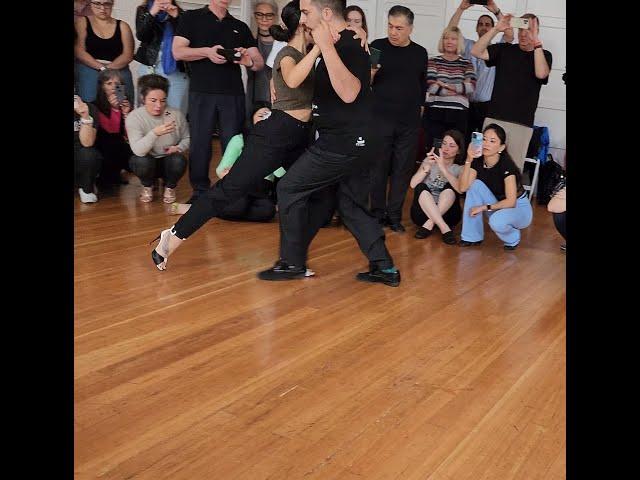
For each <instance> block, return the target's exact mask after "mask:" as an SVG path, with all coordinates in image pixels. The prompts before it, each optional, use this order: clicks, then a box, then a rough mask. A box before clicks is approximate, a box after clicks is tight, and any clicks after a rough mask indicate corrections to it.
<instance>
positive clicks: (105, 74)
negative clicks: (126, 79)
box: [95, 68, 123, 117]
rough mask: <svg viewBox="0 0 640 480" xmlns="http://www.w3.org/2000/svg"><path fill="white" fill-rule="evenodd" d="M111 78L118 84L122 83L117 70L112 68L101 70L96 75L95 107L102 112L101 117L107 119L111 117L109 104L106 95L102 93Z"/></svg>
mask: <svg viewBox="0 0 640 480" xmlns="http://www.w3.org/2000/svg"><path fill="white" fill-rule="evenodd" d="M112 78H117V79H118V80H119V81H120V83H123V82H122V76H121V75H120V72H119V71H118V70H114V69H113V68H107V69H106V70H102V71H101V72H100V73H99V74H98V91H97V95H96V101H95V105H96V107H97V108H98V110H100V112H102V114H103V115H106V116H107V117H111V104H110V103H109V99H108V98H107V94H106V93H104V88H103V86H104V84H105V83H107V82H108V81H109V80H111V79H112Z"/></svg>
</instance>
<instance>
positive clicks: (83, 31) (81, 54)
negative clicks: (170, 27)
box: [75, 0, 134, 103]
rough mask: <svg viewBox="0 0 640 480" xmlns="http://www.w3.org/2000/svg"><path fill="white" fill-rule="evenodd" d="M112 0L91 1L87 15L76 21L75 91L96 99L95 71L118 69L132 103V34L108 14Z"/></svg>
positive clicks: (126, 27)
mask: <svg viewBox="0 0 640 480" xmlns="http://www.w3.org/2000/svg"><path fill="white" fill-rule="evenodd" d="M113 2H114V0H92V1H91V10H92V13H93V15H92V16H90V17H80V18H78V19H76V21H75V29H76V43H75V56H76V69H77V70H76V73H77V78H76V81H77V85H78V94H79V95H80V97H81V98H82V99H83V100H84V101H85V102H92V101H94V100H95V98H96V91H97V90H96V89H97V84H98V73H99V72H100V71H102V70H104V69H105V68H110V69H114V70H118V71H119V72H120V75H121V76H122V79H123V83H124V85H125V88H126V92H127V97H128V99H129V101H131V102H132V103H133V97H134V91H133V78H132V76H131V70H129V64H130V63H131V61H132V60H133V34H132V33H131V28H130V27H129V25H128V24H127V23H126V22H124V21H122V20H117V19H115V18H113V17H112V16H111V12H112V10H113Z"/></svg>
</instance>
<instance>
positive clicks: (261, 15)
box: [245, 0, 278, 124]
mask: <svg viewBox="0 0 640 480" xmlns="http://www.w3.org/2000/svg"><path fill="white" fill-rule="evenodd" d="M277 15H278V4H277V3H276V2H275V0H256V1H255V2H254V7H253V18H254V19H255V22H256V25H257V27H258V29H257V31H256V40H257V41H258V50H259V51H260V54H261V55H262V58H264V59H266V58H268V57H269V54H270V53H271V50H272V48H273V46H274V39H273V37H272V36H271V33H269V28H271V26H272V25H273V24H274V23H275V21H276V17H277ZM270 81H271V67H269V66H267V65H265V66H264V68H263V69H262V70H259V71H257V72H254V71H252V70H247V93H246V95H245V100H246V105H245V112H246V113H247V123H249V124H250V120H251V112H254V111H255V110H256V109H257V108H260V107H263V106H267V107H270V106H271V92H270V89H269V82H270Z"/></svg>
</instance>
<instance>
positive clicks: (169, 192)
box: [162, 187, 176, 203]
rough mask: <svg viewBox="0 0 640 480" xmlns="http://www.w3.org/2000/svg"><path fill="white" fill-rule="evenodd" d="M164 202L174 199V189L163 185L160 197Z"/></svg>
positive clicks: (173, 200) (170, 201)
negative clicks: (162, 194)
mask: <svg viewBox="0 0 640 480" xmlns="http://www.w3.org/2000/svg"><path fill="white" fill-rule="evenodd" d="M162 201H163V202H164V203H173V202H175V201H176V189H175V188H169V187H165V189H164V197H163V198H162Z"/></svg>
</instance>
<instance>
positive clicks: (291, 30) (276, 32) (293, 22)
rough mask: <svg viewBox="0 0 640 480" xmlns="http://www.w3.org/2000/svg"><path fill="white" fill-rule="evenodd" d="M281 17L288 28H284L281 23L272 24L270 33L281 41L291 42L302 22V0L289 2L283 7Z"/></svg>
mask: <svg viewBox="0 0 640 480" xmlns="http://www.w3.org/2000/svg"><path fill="white" fill-rule="evenodd" d="M280 18H282V22H283V23H284V25H285V26H286V27H287V28H286V29H284V28H282V27H281V26H280V25H271V27H269V33H270V34H271V36H272V37H273V38H275V39H276V40H278V41H279V42H289V41H291V39H292V38H293V36H294V35H295V34H296V31H297V30H298V25H299V24H300V0H292V1H291V2H289V3H287V4H286V5H285V6H284V8H283V9H282V13H281V14H280Z"/></svg>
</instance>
